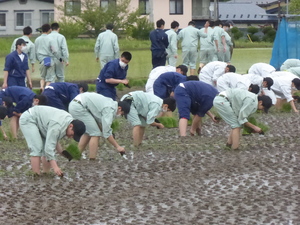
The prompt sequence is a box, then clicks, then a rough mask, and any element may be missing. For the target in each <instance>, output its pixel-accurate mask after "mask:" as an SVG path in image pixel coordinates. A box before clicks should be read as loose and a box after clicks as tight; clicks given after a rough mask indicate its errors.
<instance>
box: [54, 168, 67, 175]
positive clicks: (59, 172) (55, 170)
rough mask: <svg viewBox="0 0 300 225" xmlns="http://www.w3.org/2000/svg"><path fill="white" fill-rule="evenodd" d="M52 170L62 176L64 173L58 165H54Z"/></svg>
mask: <svg viewBox="0 0 300 225" xmlns="http://www.w3.org/2000/svg"><path fill="white" fill-rule="evenodd" d="M53 170H54V172H55V173H56V175H58V176H60V177H63V176H64V173H63V172H62V171H61V169H60V168H59V167H55V168H53Z"/></svg>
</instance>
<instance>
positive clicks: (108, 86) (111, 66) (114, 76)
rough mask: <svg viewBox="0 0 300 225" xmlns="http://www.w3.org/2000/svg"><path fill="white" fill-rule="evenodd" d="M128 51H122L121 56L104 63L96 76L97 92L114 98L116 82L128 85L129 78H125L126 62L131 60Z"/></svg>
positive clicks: (115, 95)
mask: <svg viewBox="0 0 300 225" xmlns="http://www.w3.org/2000/svg"><path fill="white" fill-rule="evenodd" d="M131 57H132V56H131V53H130V52H123V53H122V55H121V58H119V59H114V60H112V61H109V62H108V63H107V64H105V66H104V68H103V69H102V70H101V72H100V74H99V76H98V78H97V84H96V86H97V93H98V94H101V95H103V96H105V97H109V98H111V99H112V100H114V101H115V100H116V97H117V92H116V88H115V87H116V86H117V85H118V84H124V85H128V83H129V80H127V79H126V76H127V70H128V63H129V62H130V60H131Z"/></svg>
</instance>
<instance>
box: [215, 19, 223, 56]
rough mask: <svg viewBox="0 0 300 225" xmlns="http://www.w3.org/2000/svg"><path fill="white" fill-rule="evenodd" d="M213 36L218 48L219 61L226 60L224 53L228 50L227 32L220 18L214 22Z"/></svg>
mask: <svg viewBox="0 0 300 225" xmlns="http://www.w3.org/2000/svg"><path fill="white" fill-rule="evenodd" d="M213 30H214V32H213V36H214V41H215V45H216V50H217V57H218V61H221V62H224V55H225V52H226V38H225V36H226V34H225V33H226V32H225V31H224V30H223V28H222V23H221V21H220V20H217V21H215V22H214V28H213Z"/></svg>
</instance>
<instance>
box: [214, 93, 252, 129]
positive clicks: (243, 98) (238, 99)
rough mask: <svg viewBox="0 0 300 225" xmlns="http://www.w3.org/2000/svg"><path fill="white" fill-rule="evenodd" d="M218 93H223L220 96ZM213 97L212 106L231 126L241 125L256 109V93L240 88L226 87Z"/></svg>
mask: <svg viewBox="0 0 300 225" xmlns="http://www.w3.org/2000/svg"><path fill="white" fill-rule="evenodd" d="M220 95H225V96H226V97H224V96H220ZM220 95H217V96H216V97H215V99H214V102H213V104H214V107H215V108H216V109H217V112H218V113H219V114H220V116H221V117H222V119H224V121H225V122H226V123H227V124H229V125H230V126H231V128H232V129H233V128H237V127H242V126H243V124H244V123H246V122H248V117H249V116H250V115H251V114H253V113H255V112H256V110H257V105H258V100H257V95H255V94H254V93H251V92H249V91H248V90H242V89H227V90H226V92H221V93H220Z"/></svg>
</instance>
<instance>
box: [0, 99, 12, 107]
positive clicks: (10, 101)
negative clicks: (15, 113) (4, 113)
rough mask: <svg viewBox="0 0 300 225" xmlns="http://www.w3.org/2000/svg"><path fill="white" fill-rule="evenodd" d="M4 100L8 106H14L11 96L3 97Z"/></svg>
mask: <svg viewBox="0 0 300 225" xmlns="http://www.w3.org/2000/svg"><path fill="white" fill-rule="evenodd" d="M2 101H3V102H5V105H6V107H7V108H10V107H13V100H12V98H11V97H8V96H4V97H2Z"/></svg>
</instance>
